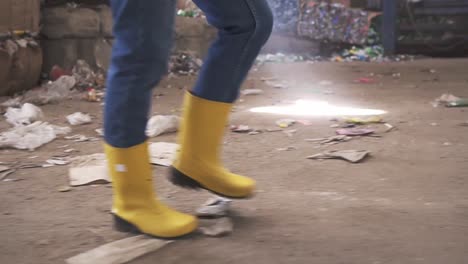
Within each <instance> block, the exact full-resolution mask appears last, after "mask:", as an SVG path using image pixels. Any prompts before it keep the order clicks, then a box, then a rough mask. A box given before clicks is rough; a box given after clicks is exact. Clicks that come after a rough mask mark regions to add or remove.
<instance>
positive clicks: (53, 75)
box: [49, 65, 72, 81]
mask: <svg viewBox="0 0 468 264" xmlns="http://www.w3.org/2000/svg"><path fill="white" fill-rule="evenodd" d="M64 75H66V76H71V75H72V73H71V72H70V71H67V70H65V69H63V68H62V67H60V66H58V65H54V66H52V69H51V70H50V72H49V79H50V80H51V81H56V80H57V79H58V78H60V77H62V76H64Z"/></svg>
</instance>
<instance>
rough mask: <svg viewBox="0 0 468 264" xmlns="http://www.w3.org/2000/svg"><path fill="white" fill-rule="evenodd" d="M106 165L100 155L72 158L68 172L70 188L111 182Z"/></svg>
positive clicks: (104, 159) (102, 156)
mask: <svg viewBox="0 0 468 264" xmlns="http://www.w3.org/2000/svg"><path fill="white" fill-rule="evenodd" d="M106 164H107V163H106V157H105V155H104V154H102V153H97V154H91V155H85V156H78V157H75V158H72V159H71V165H70V169H69V171H68V176H69V178H70V186H82V185H87V184H97V183H109V182H111V178H110V177H109V174H108V171H107V166H106Z"/></svg>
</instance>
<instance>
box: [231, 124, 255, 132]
mask: <svg viewBox="0 0 468 264" xmlns="http://www.w3.org/2000/svg"><path fill="white" fill-rule="evenodd" d="M231 131H232V132H236V133H249V132H251V131H253V129H251V128H250V127H249V126H247V125H238V126H235V125H232V126H231Z"/></svg>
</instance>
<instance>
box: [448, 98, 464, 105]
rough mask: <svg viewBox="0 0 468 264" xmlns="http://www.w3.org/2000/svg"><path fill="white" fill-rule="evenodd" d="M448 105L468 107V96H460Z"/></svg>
mask: <svg viewBox="0 0 468 264" xmlns="http://www.w3.org/2000/svg"><path fill="white" fill-rule="evenodd" d="M446 106H447V107H468V98H460V99H458V100H457V101H455V102H449V103H448V104H447V105H446Z"/></svg>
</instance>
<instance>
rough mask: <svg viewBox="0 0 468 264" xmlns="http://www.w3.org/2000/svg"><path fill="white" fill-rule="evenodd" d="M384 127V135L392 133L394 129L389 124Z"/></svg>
mask: <svg viewBox="0 0 468 264" xmlns="http://www.w3.org/2000/svg"><path fill="white" fill-rule="evenodd" d="M384 125H385V127H386V129H385V133H388V132H390V131H392V130H393V129H395V127H394V126H392V125H391V124H389V123H385V124H384Z"/></svg>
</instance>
